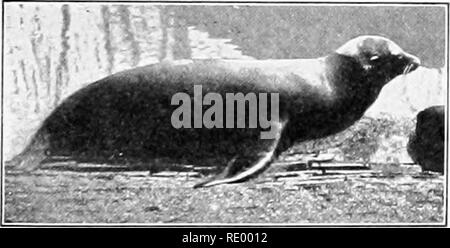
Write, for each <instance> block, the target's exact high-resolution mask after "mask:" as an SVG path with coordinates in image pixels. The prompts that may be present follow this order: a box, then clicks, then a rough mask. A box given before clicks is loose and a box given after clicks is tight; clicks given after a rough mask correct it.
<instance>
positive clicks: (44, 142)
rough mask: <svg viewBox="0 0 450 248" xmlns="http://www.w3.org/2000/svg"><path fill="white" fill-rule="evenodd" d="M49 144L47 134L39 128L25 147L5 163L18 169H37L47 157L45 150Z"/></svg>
mask: <svg viewBox="0 0 450 248" xmlns="http://www.w3.org/2000/svg"><path fill="white" fill-rule="evenodd" d="M49 144H50V143H49V140H48V135H47V134H46V133H45V132H44V131H43V130H42V129H40V130H39V131H38V132H37V133H36V134H35V135H34V137H33V138H32V139H31V142H30V143H29V144H28V145H27V146H26V147H25V149H24V150H23V151H22V152H21V153H19V154H17V155H16V156H15V157H14V158H13V159H11V160H10V161H8V162H7V163H6V165H7V166H12V167H14V169H18V170H26V171H31V170H34V169H37V168H38V167H39V165H40V164H41V162H42V161H43V160H44V159H45V158H46V157H47V156H46V151H47V149H48V148H49Z"/></svg>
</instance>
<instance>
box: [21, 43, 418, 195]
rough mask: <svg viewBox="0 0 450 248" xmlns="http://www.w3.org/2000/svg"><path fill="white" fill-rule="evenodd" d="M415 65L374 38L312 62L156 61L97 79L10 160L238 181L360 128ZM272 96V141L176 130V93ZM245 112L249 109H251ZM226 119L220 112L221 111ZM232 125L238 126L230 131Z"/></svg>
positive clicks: (243, 133)
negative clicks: (184, 171)
mask: <svg viewBox="0 0 450 248" xmlns="http://www.w3.org/2000/svg"><path fill="white" fill-rule="evenodd" d="M419 63H420V62H419V60H418V59H417V58H416V57H414V56H412V55H410V54H407V53H405V52H404V51H403V50H402V49H400V47H398V46H397V45H396V44H395V43H393V42H392V41H390V40H388V39H385V38H382V37H378V36H361V37H358V38H355V39H353V40H351V41H349V42H348V43H346V44H345V45H344V46H342V47H341V48H339V49H338V50H337V51H336V52H334V53H332V54H330V55H328V56H326V57H321V58H317V59H304V60H302V59H299V60H267V61H252V60H250V61H239V60H202V61H189V62H183V63H170V64H169V63H161V64H156V65H150V66H146V67H140V68H136V69H132V70H128V71H124V72H120V73H117V74H114V75H112V76H109V77H106V78H104V79H101V80H99V81H97V82H95V83H93V84H91V85H89V86H87V87H85V88H83V89H81V90H79V91H77V92H75V93H74V94H73V95H72V96H70V97H68V98H67V99H66V100H65V101H64V102H63V103H62V104H61V105H60V106H58V107H57V108H56V109H55V110H54V111H53V113H51V114H50V116H49V117H48V118H47V119H46V120H45V121H44V122H43V124H42V126H41V127H40V129H39V130H38V132H37V133H36V135H35V137H34V138H33V140H32V141H31V143H30V145H29V146H28V147H27V148H26V149H25V150H24V151H23V152H22V153H21V154H19V155H18V156H17V157H16V158H15V159H14V160H15V161H16V163H18V164H20V165H21V166H22V167H28V168H33V167H35V166H36V165H38V164H39V163H40V162H41V161H42V160H43V159H44V158H46V157H47V156H54V155H63V156H71V157H73V158H75V159H77V160H87V161H97V160H106V161H111V162H114V161H128V162H129V161H150V160H152V159H154V158H166V159H168V160H170V161H173V162H176V163H189V164H195V165H221V166H223V167H226V168H225V169H224V170H223V172H222V173H220V174H218V175H217V176H215V177H214V178H213V179H211V180H208V181H207V182H205V183H202V184H200V185H198V186H212V185H216V184H221V183H231V182H239V181H243V180H246V179H248V178H250V177H251V176H254V175H256V174H257V173H259V172H261V171H263V170H264V169H265V168H267V166H268V165H269V164H270V162H271V161H272V160H273V159H274V158H276V157H277V156H278V154H280V153H281V152H282V151H284V150H286V149H287V148H289V147H290V146H291V145H292V144H293V142H299V141H305V140H310V139H316V138H321V137H324V136H327V135H331V134H334V133H336V132H339V131H341V130H343V129H345V128H347V127H348V126H350V125H352V124H353V123H354V122H355V121H357V120H358V119H359V118H360V117H361V116H362V115H363V114H364V112H365V110H366V109H367V108H368V107H369V106H370V105H371V104H372V103H373V102H374V101H375V99H376V98H377V96H378V93H379V92H380V90H381V88H382V87H383V86H384V84H386V83H387V82H388V81H390V80H391V79H393V78H394V77H396V76H398V75H400V74H402V73H407V72H409V71H412V70H414V69H416V68H417V66H418V65H419ZM194 85H201V86H202V90H203V93H204V94H206V93H208V92H214V93H218V94H220V95H221V96H222V97H223V98H224V99H225V97H226V93H243V94H244V95H245V94H247V93H256V94H258V93H278V94H279V120H276V121H274V122H273V123H272V125H273V127H274V128H275V131H276V135H275V137H273V138H272V139H261V137H260V133H261V131H262V130H261V128H259V127H258V128H248V127H246V128H232V129H230V128H211V129H209V128H205V127H203V128H179V129H177V128H174V127H173V126H172V125H171V115H172V113H173V111H174V110H175V109H176V108H177V106H174V105H171V98H172V96H173V95H174V94H176V93H179V92H183V93H187V94H188V95H189V96H194V92H193V89H194ZM247 110H248V109H247ZM224 112H225V111H224ZM236 126H237V125H235V127H236Z"/></svg>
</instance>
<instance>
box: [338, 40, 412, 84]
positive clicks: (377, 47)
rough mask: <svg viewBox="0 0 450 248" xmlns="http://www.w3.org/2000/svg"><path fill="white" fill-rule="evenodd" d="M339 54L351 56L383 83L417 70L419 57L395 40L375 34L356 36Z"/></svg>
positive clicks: (370, 75)
mask: <svg viewBox="0 0 450 248" xmlns="http://www.w3.org/2000/svg"><path fill="white" fill-rule="evenodd" d="M336 53H337V54H339V55H343V56H347V57H351V58H352V59H355V60H356V61H357V63H359V64H360V65H361V67H362V69H363V70H364V73H365V75H366V76H368V77H374V78H377V79H378V80H377V81H378V82H381V83H383V84H385V83H387V82H389V81H390V80H392V79H393V78H394V77H396V76H398V75H401V74H406V73H408V72H411V71H413V70H415V69H416V68H417V67H419V65H420V60H419V58H417V57H415V56H413V55H411V54H409V53H406V52H405V51H403V50H402V49H401V48H400V47H399V46H398V45H397V44H395V43H394V42H393V41H391V40H389V39H387V38H384V37H381V36H373V35H365V36H359V37H356V38H354V39H352V40H350V41H348V42H347V43H345V44H344V45H343V46H341V47H340V48H339V49H337V50H336Z"/></svg>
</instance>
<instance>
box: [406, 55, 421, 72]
mask: <svg viewBox="0 0 450 248" xmlns="http://www.w3.org/2000/svg"><path fill="white" fill-rule="evenodd" d="M405 55H406V57H407V58H408V60H409V72H411V71H414V70H415V69H417V68H418V67H419V66H420V59H419V58H418V57H416V56H414V55H412V54H409V53H405Z"/></svg>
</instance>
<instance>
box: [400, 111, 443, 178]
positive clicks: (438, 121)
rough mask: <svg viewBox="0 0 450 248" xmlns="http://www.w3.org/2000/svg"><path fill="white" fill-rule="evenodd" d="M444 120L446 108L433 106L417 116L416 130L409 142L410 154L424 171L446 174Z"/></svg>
mask: <svg viewBox="0 0 450 248" xmlns="http://www.w3.org/2000/svg"><path fill="white" fill-rule="evenodd" d="M444 118H445V108H444V106H432V107H429V108H426V109H424V110H422V111H420V112H419V113H418V114H417V123H416V129H415V130H414V132H413V133H412V134H411V135H410V137H409V141H408V153H409V155H410V156H411V158H412V160H413V161H414V162H415V163H417V164H419V165H420V166H421V167H422V170H423V171H434V172H440V173H444V153H445V120H444Z"/></svg>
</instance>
